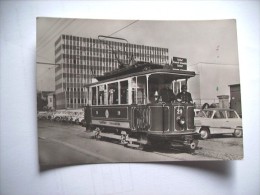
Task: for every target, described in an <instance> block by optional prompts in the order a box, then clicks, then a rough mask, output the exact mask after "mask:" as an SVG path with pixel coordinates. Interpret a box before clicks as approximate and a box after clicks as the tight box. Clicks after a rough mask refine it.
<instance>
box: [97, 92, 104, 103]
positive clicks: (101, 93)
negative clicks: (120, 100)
mask: <svg viewBox="0 0 260 195" xmlns="http://www.w3.org/2000/svg"><path fill="white" fill-rule="evenodd" d="M98 100H99V102H98V105H103V104H104V92H103V91H100V92H99V99H98Z"/></svg>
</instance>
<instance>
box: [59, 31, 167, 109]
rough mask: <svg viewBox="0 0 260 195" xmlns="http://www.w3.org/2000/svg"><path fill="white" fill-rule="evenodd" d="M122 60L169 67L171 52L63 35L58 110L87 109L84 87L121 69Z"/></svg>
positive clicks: (61, 38)
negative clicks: (94, 79)
mask: <svg viewBox="0 0 260 195" xmlns="http://www.w3.org/2000/svg"><path fill="white" fill-rule="evenodd" d="M118 59H119V60H120V61H121V62H123V63H125V64H129V63H130V62H131V60H135V61H145V62H152V63H157V64H166V63H168V49H167V48H159V47H152V46H145V45H137V44H126V43H121V42H114V41H108V40H99V39H92V38H86V37H77V36H72V35H61V36H60V37H59V38H58V39H57V41H56V42H55V63H57V64H60V66H58V67H56V68H55V93H56V97H57V100H56V104H57V109H63V108H82V107H83V106H85V104H86V102H87V99H86V92H85V90H84V85H85V84H88V83H91V81H92V78H93V77H95V76H100V75H103V74H104V73H105V72H109V71H112V70H114V69H116V68H118V67H119V63H118Z"/></svg>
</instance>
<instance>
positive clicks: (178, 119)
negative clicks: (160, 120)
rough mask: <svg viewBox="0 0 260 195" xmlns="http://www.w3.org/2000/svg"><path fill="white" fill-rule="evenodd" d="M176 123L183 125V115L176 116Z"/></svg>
mask: <svg viewBox="0 0 260 195" xmlns="http://www.w3.org/2000/svg"><path fill="white" fill-rule="evenodd" d="M177 123H178V124H179V125H181V126H183V125H185V123H186V121H185V117H183V116H180V117H177Z"/></svg>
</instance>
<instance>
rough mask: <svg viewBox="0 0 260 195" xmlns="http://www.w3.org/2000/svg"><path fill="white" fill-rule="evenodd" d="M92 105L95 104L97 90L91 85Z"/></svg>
mask: <svg viewBox="0 0 260 195" xmlns="http://www.w3.org/2000/svg"><path fill="white" fill-rule="evenodd" d="M92 105H97V90H96V87H92Z"/></svg>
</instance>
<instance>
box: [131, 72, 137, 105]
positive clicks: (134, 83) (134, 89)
mask: <svg viewBox="0 0 260 195" xmlns="http://www.w3.org/2000/svg"><path fill="white" fill-rule="evenodd" d="M131 86H132V102H133V104H137V98H136V77H133V78H132V83H131Z"/></svg>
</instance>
